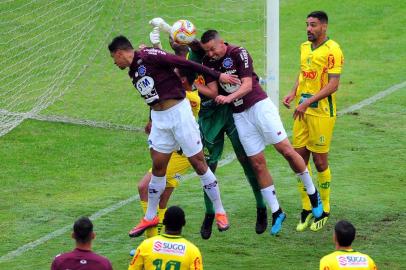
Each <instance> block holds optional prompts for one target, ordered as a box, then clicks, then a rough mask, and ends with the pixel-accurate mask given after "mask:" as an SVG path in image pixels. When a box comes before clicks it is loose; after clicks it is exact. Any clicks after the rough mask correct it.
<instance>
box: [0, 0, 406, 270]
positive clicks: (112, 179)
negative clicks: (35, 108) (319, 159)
mask: <svg viewBox="0 0 406 270" xmlns="http://www.w3.org/2000/svg"><path fill="white" fill-rule="evenodd" d="M315 9H325V10H326V11H327V12H328V14H329V15H330V26H329V33H330V37H331V38H332V39H334V40H336V41H337V42H339V44H340V45H341V47H342V49H343V51H344V55H345V65H344V73H343V76H342V80H341V86H340V90H339V91H338V93H337V97H338V102H337V104H338V110H339V111H340V110H342V109H344V108H347V107H349V106H351V105H353V104H356V103H358V102H360V101H362V100H365V99H366V98H368V97H370V96H373V95H375V94H377V93H379V92H380V91H383V90H385V89H387V88H389V87H391V86H392V85H396V84H399V83H402V82H404V81H405V80H406V76H405V75H406V67H405V65H404V63H403V62H404V59H405V58H406V54H405V51H404V48H405V44H406V36H405V35H404V34H403V30H404V29H403V28H404V25H406V21H405V18H404V11H405V10H406V5H405V3H404V2H403V1H391V3H390V5H389V4H388V2H387V1H382V0H381V1H378V0H374V1H359V2H357V3H355V1H349V0H347V1H315V2H312V3H310V2H308V1H281V15H280V16H281V71H280V73H281V90H280V91H281V98H282V97H283V95H284V94H286V93H287V91H288V90H289V89H290V88H291V87H292V85H293V81H294V78H295V76H296V74H297V71H298V61H299V59H298V57H299V55H298V54H299V53H298V48H299V47H298V46H299V44H300V42H302V41H303V40H304V39H305V38H306V36H305V27H304V20H305V16H306V15H307V13H308V12H309V11H311V10H315ZM105 13H106V16H112V15H111V14H110V13H109V11H108V10H107V11H105ZM159 15H161V16H162V17H165V16H164V15H165V14H159ZM104 23H106V22H104ZM215 27H218V29H220V30H221V25H215ZM229 41H230V43H238V42H239V40H238V39H237V40H236V41H233V40H229ZM90 46H93V47H96V45H95V44H90ZM103 50H105V49H104V48H103ZM103 53H104V56H105V57H106V59H107V60H102V61H103V63H105V64H106V65H108V66H105V67H103V66H102V65H100V68H105V69H107V70H108V72H110V73H111V76H110V77H105V78H104V80H103V81H102V82H100V85H101V84H103V85H106V87H111V88H114V87H117V88H120V87H122V89H121V90H122V91H123V92H125V91H127V90H131V88H130V86H129V85H128V81H127V80H128V79H127V78H125V77H126V74H125V73H124V72H119V71H117V70H115V69H114V67H112V63H111V59H110V58H109V55H108V52H107V50H105V51H102V53H101V55H102V56H103ZM259 57H260V54H256V55H254V61H256V62H257V59H256V58H259ZM402 59H403V60H402ZM104 72H105V73H106V71H104ZM89 73H90V72H89ZM259 73H261V71H259ZM84 75H87V73H84ZM90 75H91V74H89V76H90ZM92 83H93V80H92V78H90V79H89V84H87V82H86V78H82V79H81V80H79V82H78V83H77V84H76V85H75V88H77V89H79V88H81V87H83V88H86V87H92V85H93V84H92ZM89 85H90V86H89ZM95 85H96V84H95ZM100 85H99V84H97V86H98V87H100ZM118 86H120V87H118ZM101 91H103V89H101ZM68 94H69V93H68ZM97 98H98V99H100V100H103V99H102V97H97ZM125 98H126V99H128V98H127V97H125ZM132 98H134V99H137V101H135V100H134V102H139V98H138V97H136V96H132ZM68 99H69V97H68ZM129 101H132V99H129ZM104 102H105V103H106V106H107V107H108V108H109V106H110V105H109V104H108V102H109V99H106V100H104ZM129 103H131V102H129ZM137 104H140V103H137ZM89 110H90V109H89ZM140 110H143V111H144V112H145V110H146V108H145V106H144V107H143V108H141V109H140ZM280 111H281V115H282V118H283V121H284V124H285V128H286V129H287V130H288V131H290V130H291V126H292V119H291V113H292V111H291V110H287V109H285V108H283V107H281V108H280ZM140 115H141V116H145V113H140V114H139V115H138V116H137V117H138V118H139V123H142V122H143V118H142V117H141V116H140ZM405 123H406V88H405V87H403V88H401V89H399V90H398V91H396V92H393V93H392V94H390V95H389V96H387V97H384V98H383V99H380V100H378V101H376V102H374V103H372V104H369V105H367V106H365V107H363V108H361V109H360V110H357V111H355V112H353V113H350V114H346V115H343V116H341V117H339V118H338V120H337V122H336V128H335V132H334V138H333V143H332V147H331V154H330V163H331V170H332V175H333V180H332V189H331V191H332V194H331V202H332V215H331V218H330V220H329V221H328V223H327V225H326V227H325V228H324V229H323V230H322V231H320V232H318V233H313V232H311V231H305V232H303V233H298V232H296V231H295V227H296V224H297V221H298V219H299V212H300V201H299V194H298V191H297V188H296V179H295V177H294V175H293V173H292V172H291V170H290V169H289V167H288V165H287V163H286V162H285V161H284V160H283V159H282V157H280V156H279V155H278V154H277V153H276V152H275V151H274V150H273V149H270V148H268V149H267V151H266V156H267V159H268V167H269V169H270V171H271V172H272V175H273V176H274V179H275V184H276V188H277V191H278V196H279V200H280V203H281V205H282V207H283V208H284V210H285V211H286V213H287V215H288V217H287V220H286V222H285V223H284V227H283V231H282V232H281V234H280V236H278V237H271V236H270V235H269V234H268V232H266V233H264V234H262V235H256V234H255V231H254V225H255V203H254V198H253V195H252V192H251V191H250V188H249V185H248V183H247V181H246V180H245V179H244V175H243V172H242V169H241V167H240V166H239V164H238V162H236V161H233V162H231V163H229V164H227V165H225V166H223V167H221V168H219V169H218V172H217V175H218V178H219V181H220V188H221V191H222V199H223V203H224V206H225V208H226V210H227V211H228V214H229V216H230V222H231V228H230V230H229V231H227V232H224V233H219V232H217V231H214V233H213V235H212V237H211V239H210V240H208V241H205V240H202V239H201V238H200V234H199V228H200V224H201V221H202V218H203V206H204V204H203V198H202V191H201V188H200V181H199V180H198V178H196V177H192V178H190V179H187V180H184V182H182V183H181V186H180V187H179V188H178V189H177V190H176V192H175V194H174V195H173V197H172V198H171V201H170V204H176V205H180V206H181V207H183V208H184V209H185V212H186V218H187V225H186V227H185V229H184V236H185V237H186V238H187V239H189V240H190V241H192V242H193V243H195V244H196V245H197V246H198V247H199V248H200V250H201V252H202V255H203V263H204V267H205V269H255V268H258V269H317V268H318V262H319V259H320V258H321V257H322V256H323V255H325V254H327V253H330V252H331V251H332V250H333V248H334V246H333V243H332V230H333V225H334V223H335V222H336V221H338V220H340V219H348V220H350V221H351V222H352V223H353V224H354V225H355V226H356V228H357V237H356V240H355V242H354V248H355V249H356V250H358V251H361V252H364V253H367V254H369V255H370V256H371V257H372V258H373V259H374V260H375V262H376V263H377V265H378V268H379V269H391V270H392V269H403V268H404V266H405V265H406V259H405V257H404V255H405V252H404V250H405V243H406V232H405V231H406V201H405V199H404V198H405V195H404V194H405V192H406V188H405V184H406V183H405V181H406V178H405V176H404V175H405V172H406V169H405V163H406V154H405V145H406V136H405V134H406V125H405ZM145 141H146V135H144V134H142V133H137V132H126V131H117V130H106V129H99V128H91V127H85V126H77V125H69V124H61V123H49V122H40V121H34V120H27V121H25V122H23V123H22V124H21V125H20V126H18V127H17V128H15V129H14V130H12V131H11V132H10V133H9V134H7V135H5V136H3V137H0V181H1V187H2V188H1V191H0V230H1V233H0V243H1V245H0V269H27V268H30V269H49V266H50V263H51V261H52V259H53V257H54V256H55V255H56V254H58V253H60V252H66V251H69V250H71V249H72V248H73V241H72V240H71V239H70V226H71V225H72V223H73V221H74V220H75V219H76V218H78V217H79V216H81V215H92V214H94V213H100V212H98V211H100V210H101V209H106V208H109V207H111V206H112V205H115V204H117V203H118V202H121V201H123V200H126V199H128V198H130V197H132V196H134V195H136V183H137V180H138V179H139V178H141V177H142V176H143V174H144V173H145V172H146V171H147V169H148V168H149V166H150V159H149V155H148V151H147V148H146V144H145ZM230 152H231V149H230V147H229V145H227V146H226V150H225V153H230ZM140 217H141V207H140V206H139V203H138V200H136V199H135V200H134V201H132V202H131V203H129V204H126V205H124V206H122V207H120V208H118V209H116V210H115V211H111V212H109V213H106V214H104V215H102V216H100V217H99V218H97V219H96V220H95V222H94V223H95V231H96V233H97V238H96V240H95V242H94V250H95V251H96V252H98V253H100V254H102V255H104V256H107V257H108V258H109V259H111V261H112V262H113V267H114V269H126V268H127V265H128V262H129V259H130V257H129V256H128V252H129V250H130V249H132V248H134V247H136V246H137V245H138V244H139V243H140V242H141V241H142V238H139V239H135V240H132V239H129V238H128V236H127V232H128V230H129V229H130V228H132V227H133V226H134V225H135V223H136V222H137V221H138V220H139V218H140ZM66 226H68V227H66ZM60 229H61V230H62V231H61V232H62V233H60V234H55V235H54V236H53V235H50V234H52V233H53V232H55V231H57V230H60ZM44 236H49V239H48V240H47V241H40V242H37V243H38V245H35V247H33V248H32V249H28V248H27V249H24V248H23V249H19V248H21V247H24V246H25V245H26V244H28V243H31V242H34V241H36V240H38V239H43V238H42V237H44ZM34 243H35V242H34ZM16 250H19V251H20V252H17V253H14V255H9V254H11V253H12V252H13V251H16Z"/></svg>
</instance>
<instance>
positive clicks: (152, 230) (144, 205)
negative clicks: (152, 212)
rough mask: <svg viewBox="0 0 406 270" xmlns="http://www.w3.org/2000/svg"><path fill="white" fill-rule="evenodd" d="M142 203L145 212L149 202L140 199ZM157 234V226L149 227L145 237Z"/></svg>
mask: <svg viewBox="0 0 406 270" xmlns="http://www.w3.org/2000/svg"><path fill="white" fill-rule="evenodd" d="M140 203H141V207H142V211H143V212H144V214H145V213H146V212H147V207H148V202H146V201H140ZM155 235H158V230H157V227H151V228H148V229H146V230H145V237H146V238H150V237H153V236H155Z"/></svg>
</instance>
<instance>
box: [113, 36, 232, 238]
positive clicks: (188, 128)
mask: <svg viewBox="0 0 406 270" xmlns="http://www.w3.org/2000/svg"><path fill="white" fill-rule="evenodd" d="M108 49H109V51H110V55H111V57H112V58H113V59H114V63H115V65H117V67H119V68H120V69H126V68H129V73H128V74H129V76H130V78H131V79H132V83H133V85H134V87H135V88H136V89H137V90H138V92H139V93H140V94H141V96H142V98H144V100H145V102H146V103H147V104H148V105H149V106H150V107H151V120H152V127H151V133H150V135H149V137H148V144H149V147H150V153H151V158H152V176H151V181H150V183H149V185H148V187H149V189H148V205H147V211H146V214H145V216H144V217H143V218H142V219H141V222H140V223H139V224H138V225H137V226H135V227H134V228H133V229H132V230H130V232H129V236H130V237H137V236H140V235H141V234H142V233H143V232H144V231H145V230H146V229H147V228H149V227H154V226H156V225H157V224H158V223H159V218H158V216H157V213H156V210H157V207H158V203H159V198H160V196H161V194H162V192H163V191H164V189H165V186H166V169H167V166H168V162H169V159H170V157H171V155H172V152H173V151H174V150H177V149H179V147H180V148H182V151H183V153H184V154H185V155H186V156H187V157H188V159H189V162H190V163H191V164H192V166H193V168H194V170H195V171H196V173H197V174H198V175H199V177H200V179H201V183H202V186H203V188H204V190H205V192H207V194H208V196H209V198H210V199H211V200H212V201H213V204H214V206H215V210H216V223H217V226H218V228H219V230H227V229H228V228H229V223H228V219H227V215H226V212H225V210H224V208H223V204H222V202H221V198H220V190H219V187H218V183H217V179H216V177H215V176H214V174H213V173H212V172H211V170H210V169H209V168H208V166H207V163H206V162H205V160H204V154H203V151H202V143H201V139H200V131H199V128H198V125H197V123H196V120H195V119H194V117H193V114H192V110H191V108H190V104H189V102H188V101H186V100H185V95H186V94H185V90H184V89H183V87H182V84H181V81H180V79H179V77H178V76H177V75H176V73H175V71H174V68H176V67H177V68H187V69H191V70H193V71H195V72H200V73H203V74H211V76H214V77H215V78H216V79H218V80H220V81H222V82H225V83H238V82H239V80H238V78H236V77H235V76H232V75H229V74H223V73H219V72H217V71H214V70H211V69H209V68H207V67H204V66H202V65H199V64H196V63H194V62H191V61H188V60H186V59H184V58H182V57H179V56H175V55H172V54H169V53H167V52H165V51H162V50H160V49H156V48H144V49H141V50H134V48H133V46H132V44H131V43H130V41H129V40H128V39H127V38H126V37H124V36H118V37H115V38H114V39H113V40H112V42H111V43H110V44H109V46H108Z"/></svg>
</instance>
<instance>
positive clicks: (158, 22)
mask: <svg viewBox="0 0 406 270" xmlns="http://www.w3.org/2000/svg"><path fill="white" fill-rule="evenodd" d="M149 24H150V25H152V26H153V27H154V28H155V27H159V29H160V30H162V31H164V32H167V33H168V34H170V33H171V29H172V27H171V26H170V25H169V24H168V23H167V22H165V21H164V19H162V18H159V17H158V18H153V19H152V20H150V21H149Z"/></svg>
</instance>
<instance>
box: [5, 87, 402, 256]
mask: <svg viewBox="0 0 406 270" xmlns="http://www.w3.org/2000/svg"><path fill="white" fill-rule="evenodd" d="M404 87H406V81H404V82H402V83H399V84H395V85H393V86H391V87H389V88H388V89H385V90H383V91H381V92H379V93H378V94H376V95H374V96H372V97H370V98H367V99H364V100H362V101H361V102H359V103H357V104H355V105H352V106H350V107H348V108H345V109H343V110H341V111H339V112H338V113H337V114H338V115H339V116H341V115H344V114H347V113H350V112H354V111H356V110H359V109H361V108H362V107H364V106H367V105H370V104H372V103H374V102H376V101H378V100H380V99H382V98H384V97H386V96H388V95H390V94H392V93H393V92H395V91H397V90H400V89H402V88H404ZM289 134H290V133H289ZM234 159H235V155H234V154H229V155H227V156H226V157H225V158H224V159H223V160H221V161H220V162H219V167H222V166H225V165H227V164H229V163H231V162H232V161H234ZM194 176H196V173H191V174H188V175H186V176H185V178H184V179H185V180H186V179H189V178H192V177H194ZM138 199H139V196H138V195H136V196H132V197H130V198H128V199H126V200H123V201H120V202H118V203H116V204H113V205H112V206H110V207H107V208H104V209H101V210H99V211H97V212H96V213H94V214H93V215H91V216H90V219H92V220H96V219H98V218H100V217H102V216H104V215H107V214H109V213H111V212H114V211H116V210H117V209H120V208H121V207H123V206H125V205H127V204H129V203H131V202H133V201H135V200H138ZM71 229H72V226H71V225H68V226H65V227H62V228H60V229H58V230H56V231H53V232H51V233H49V234H47V235H45V236H43V237H41V238H39V239H37V240H35V241H33V242H30V243H28V244H25V245H23V246H21V247H19V248H17V249H16V250H13V251H10V252H9V253H7V254H5V255H3V256H1V257H0V262H4V261H7V260H10V259H12V258H14V257H17V256H19V255H21V254H23V253H25V252H26V251H28V250H31V249H33V248H35V247H37V246H39V245H41V244H43V243H45V242H46V241H48V240H51V239H53V238H55V237H58V236H60V235H62V234H64V233H66V232H67V231H69V230H71Z"/></svg>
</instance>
